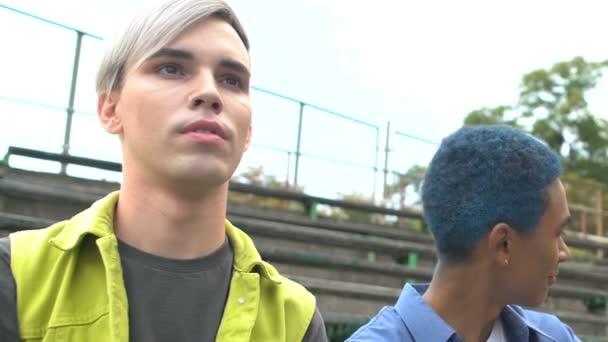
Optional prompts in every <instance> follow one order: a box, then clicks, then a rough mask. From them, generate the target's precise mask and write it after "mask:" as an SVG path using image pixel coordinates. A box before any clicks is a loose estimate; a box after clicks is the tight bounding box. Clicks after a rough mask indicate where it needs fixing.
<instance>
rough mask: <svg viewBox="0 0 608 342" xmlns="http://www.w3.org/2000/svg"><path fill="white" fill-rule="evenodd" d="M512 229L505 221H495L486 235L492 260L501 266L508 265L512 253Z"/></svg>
mask: <svg viewBox="0 0 608 342" xmlns="http://www.w3.org/2000/svg"><path fill="white" fill-rule="evenodd" d="M513 234H514V230H513V228H511V226H509V225H508V224H506V223H502V222H501V223H497V224H496V225H495V226H494V227H493V228H492V230H491V231H490V235H489V237H488V243H489V248H490V250H491V251H492V255H493V258H494V260H495V261H496V262H497V263H498V264H499V265H501V266H509V264H510V262H511V259H512V255H513V237H514V236H513Z"/></svg>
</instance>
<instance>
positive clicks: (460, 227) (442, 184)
mask: <svg viewBox="0 0 608 342" xmlns="http://www.w3.org/2000/svg"><path fill="white" fill-rule="evenodd" d="M559 176H560V162H559V158H558V156H557V155H555V154H554V153H553V152H552V151H550V150H549V149H548V148H547V147H546V146H545V145H543V144H542V143H540V142H539V141H537V140H536V139H534V138H533V137H531V136H529V135H527V134H524V133H522V132H520V131H517V130H515V129H513V128H507V127H497V126H482V127H466V128H462V129H460V130H458V131H457V132H455V133H454V134H452V135H450V136H449V137H447V138H446V139H444V141H443V142H442V144H441V146H440V147H439V150H438V151H437V153H436V154H435V156H434V157H433V160H432V161H431V164H430V165H429V169H428V171H427V174H426V178H425V181H424V184H423V191H422V192H423V193H422V201H423V207H424V216H425V219H426V220H427V222H428V224H429V226H430V228H431V231H432V233H433V235H434V237H435V241H436V248H437V251H438V255H439V257H438V265H437V267H436V270H435V274H434V276H433V279H432V281H431V283H430V285H410V284H406V285H405V287H404V289H403V291H402V293H401V295H400V297H399V299H398V301H397V303H396V304H395V306H394V307H385V308H383V309H382V310H381V311H380V312H379V313H378V315H377V316H376V317H374V318H373V319H372V320H371V321H370V322H369V323H367V324H366V325H365V326H363V327H361V328H360V329H359V330H358V331H357V332H355V334H353V336H351V338H350V339H349V341H353V342H354V341H391V342H395V341H418V342H420V341H432V342H445V341H453V342H455V341H465V342H478V341H492V342H495V341H516V342H525V341H539V342H549V341H553V342H567V341H579V339H578V338H577V337H576V336H574V334H573V332H572V330H571V329H570V328H569V327H568V326H566V325H564V324H563V323H562V322H560V321H559V319H557V318H556V317H555V316H552V315H548V314H544V313H538V312H533V311H529V310H525V309H522V308H521V307H519V306H517V305H525V306H537V305H539V304H541V303H542V302H543V301H544V299H545V297H546V296H547V293H548V291H549V287H550V286H551V284H553V283H554V282H555V281H556V278H557V274H558V270H559V263H561V262H563V261H565V260H567V259H568V258H569V257H570V252H569V250H568V247H567V246H566V244H565V243H564V240H563V239H562V232H563V230H564V228H565V226H566V225H567V224H568V222H569V221H570V213H569V211H568V204H567V202H566V194H565V191H564V187H563V185H562V183H561V182H560V180H559Z"/></svg>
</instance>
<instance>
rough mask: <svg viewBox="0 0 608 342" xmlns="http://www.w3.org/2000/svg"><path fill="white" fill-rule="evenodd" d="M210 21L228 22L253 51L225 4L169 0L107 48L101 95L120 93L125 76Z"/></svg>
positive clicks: (98, 83)
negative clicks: (207, 20)
mask: <svg viewBox="0 0 608 342" xmlns="http://www.w3.org/2000/svg"><path fill="white" fill-rule="evenodd" d="M209 18H219V19H222V20H224V21H226V22H227V23H228V24H230V26H232V27H233V28H234V30H235V31H236V33H237V34H238V35H239V37H240V38H241V40H242V41H243V44H244V45H245V48H247V50H249V40H248V39H247V35H246V34H245V30H244V29H243V26H242V25H241V23H240V21H239V19H238V17H237V16H236V13H235V12H234V11H233V10H232V8H231V7H230V6H229V5H228V4H227V3H226V2H225V1H223V0H169V1H166V2H163V3H161V4H159V5H157V6H155V7H152V8H150V9H148V10H146V11H143V12H141V13H140V14H139V15H138V16H136V17H135V18H134V20H133V21H132V22H131V23H130V24H129V25H128V26H127V27H126V29H125V30H124V31H122V34H120V35H119V36H117V39H115V40H114V41H113V42H112V43H111V45H110V46H109V47H108V48H107V50H106V52H105V54H104V56H103V58H102V60H101V63H100V65H99V69H98V70H97V78H96V84H95V87H96V91H97V95H101V94H103V93H109V92H112V91H114V90H118V89H120V88H121V86H122V81H123V79H124V74H125V72H126V71H127V70H129V68H131V67H132V66H134V65H139V64H141V63H142V62H143V61H144V60H146V59H147V58H148V57H150V56H151V55H152V54H154V53H156V52H157V51H158V50H160V49H161V48H163V47H164V46H166V45H167V44H169V43H170V42H171V41H173V40H174V39H175V38H177V36H178V35H179V34H181V33H182V32H184V31H185V30H187V29H188V28H189V27H190V26H192V25H193V24H195V23H197V22H200V21H202V20H205V19H209Z"/></svg>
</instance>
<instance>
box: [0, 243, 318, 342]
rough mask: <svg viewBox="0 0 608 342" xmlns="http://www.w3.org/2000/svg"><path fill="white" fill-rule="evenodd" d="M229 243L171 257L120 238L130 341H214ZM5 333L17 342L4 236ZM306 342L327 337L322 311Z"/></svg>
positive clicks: (1, 332) (0, 318) (0, 263)
mask: <svg viewBox="0 0 608 342" xmlns="http://www.w3.org/2000/svg"><path fill="white" fill-rule="evenodd" d="M226 241H227V242H226V243H224V245H222V247H221V248H219V249H218V250H217V251H215V252H213V253H212V254H211V255H208V256H206V257H203V258H200V259H193V260H172V259H166V258H162V257H158V256H155V255H151V254H148V253H145V252H142V251H140V250H137V249H135V248H133V247H131V246H129V245H127V244H125V243H123V242H119V246H118V248H119V252H120V255H121V262H122V267H123V277H124V282H125V288H126V290H127V297H128V300H129V329H130V331H129V333H130V339H131V341H151V342H165V341H166V342H174V341H213V340H214V339H215V335H216V334H217V330H218V328H219V324H220V321H221V318H222V314H223V311H224V305H225V303H226V298H227V297H228V291H229V285H230V279H231V276H232V264H233V259H234V253H233V251H232V247H231V246H230V244H229V243H228V239H226ZM0 308H2V310H1V312H0V337H2V339H1V340H2V341H3V342H13V341H14V342H18V341H19V334H18V331H19V330H18V329H19V328H18V324H17V310H16V308H17V306H16V291H15V279H14V277H13V275H12V272H11V269H10V241H9V239H8V238H0ZM304 341H327V337H326V335H325V326H324V323H323V318H322V317H321V314H320V312H319V310H318V309H317V310H316V311H315V315H314V317H313V320H312V321H311V323H310V325H309V327H308V330H307V332H306V335H305V337H304Z"/></svg>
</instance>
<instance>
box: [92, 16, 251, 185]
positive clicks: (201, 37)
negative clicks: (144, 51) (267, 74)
mask: <svg viewBox="0 0 608 342" xmlns="http://www.w3.org/2000/svg"><path fill="white" fill-rule="evenodd" d="M249 69H250V65H249V55H248V53H247V50H246V48H245V46H244V45H243V43H242V41H241V39H240V38H239V36H238V35H237V33H236V31H235V30H234V29H233V28H232V27H231V26H230V25H229V24H228V23H226V22H225V21H222V20H219V19H208V20H205V21H202V22H200V23H197V24H195V25H193V26H192V27H190V28H189V29H188V30H186V31H184V32H183V33H181V34H180V35H179V36H178V37H177V38H176V39H175V40H174V41H172V42H171V43H169V44H168V45H167V46H165V47H164V48H163V49H161V50H160V51H158V52H156V53H155V54H154V55H153V56H151V57H150V58H148V59H147V60H145V61H144V62H143V63H142V64H141V65H136V66H134V67H131V68H130V69H129V70H127V72H126V74H125V77H124V81H123V86H122V88H121V89H120V90H118V91H116V92H113V93H112V94H111V95H110V96H109V97H106V98H105V99H103V100H100V107H99V108H100V109H99V111H100V112H101V113H102V114H100V116H103V112H104V110H107V111H108V113H109V114H110V115H114V120H109V121H108V122H105V123H104V126H105V128H106V129H107V130H108V131H110V132H111V133H115V134H119V135H120V137H121V140H122V144H123V159H124V167H125V170H130V172H131V173H134V174H136V175H137V176H138V177H144V178H147V179H148V180H151V181H156V182H161V183H162V182H164V183H169V184H170V185H171V184H172V183H174V184H175V185H177V183H181V184H182V185H184V184H190V185H191V186H192V187H193V188H194V187H196V186H197V185H203V186H207V185H221V184H224V183H226V181H227V180H229V179H230V177H231V176H232V174H233V172H234V170H235V169H236V167H237V165H238V163H239V161H240V159H241V157H242V155H243V152H244V151H245V150H246V149H247V147H248V146H249V140H250V136H251V102H250V95H249V80H250V74H249ZM102 122H104V120H103V119H102Z"/></svg>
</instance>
